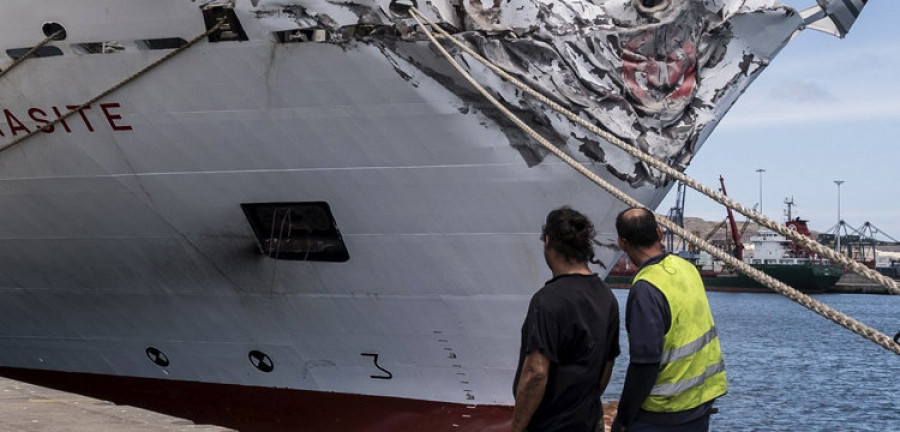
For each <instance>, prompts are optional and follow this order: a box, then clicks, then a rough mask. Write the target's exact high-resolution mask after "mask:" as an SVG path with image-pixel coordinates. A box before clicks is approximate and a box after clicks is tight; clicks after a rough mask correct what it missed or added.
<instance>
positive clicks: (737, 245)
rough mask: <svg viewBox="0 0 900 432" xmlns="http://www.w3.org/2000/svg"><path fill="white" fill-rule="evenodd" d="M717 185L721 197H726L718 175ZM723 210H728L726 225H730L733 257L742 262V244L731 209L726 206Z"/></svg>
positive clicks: (721, 180)
mask: <svg viewBox="0 0 900 432" xmlns="http://www.w3.org/2000/svg"><path fill="white" fill-rule="evenodd" d="M719 183H720V184H721V185H722V195H725V196H728V193H727V192H725V179H724V178H722V176H721V175H719ZM725 209H727V210H728V223H729V224H730V225H731V240H732V241H734V257H735V258H737V259H739V260H743V259H744V244H743V243H741V234H740V233H739V232H738V229H737V223H735V221H734V213H732V211H731V207H728V206H726V207H725Z"/></svg>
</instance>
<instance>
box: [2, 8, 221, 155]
mask: <svg viewBox="0 0 900 432" xmlns="http://www.w3.org/2000/svg"><path fill="white" fill-rule="evenodd" d="M224 22H225V21H224V19H222V20H219V22H218V23H216V25H214V26H212V27H210V29H209V30H207V31H205V32H203V33H201V34H199V35H197V36H196V37H194V38H193V39H191V40H190V41H188V42H187V43H186V44H184V45H182V46H180V47H178V48H176V49H174V50H172V51H171V52H169V53H168V54H166V55H164V56H162V57H160V58H159V59H158V60H156V61H154V62H153V63H150V64H149V65H147V66H146V67H144V68H143V69H141V70H139V71H137V72H135V73H133V74H132V75H131V76H129V77H128V78H126V79H125V80H124V81H121V82H119V83H118V84H116V85H114V86H112V87H110V88H108V89H106V91H104V92H103V93H100V94H98V95H97V96H94V97H93V98H91V99H90V100H88V101H87V102H85V103H83V104H81V105H78V106H77V107H75V108H73V109H71V110H69V111H67V112H66V113H65V114H63V115H61V116H59V117H57V118H56V120H53V121H52V122H50V123H48V124H46V125H44V126H42V127H39V128H36V129H34V130H33V131H31V132H29V133H27V134H25V135H22V136H20V137H18V138H16V139H14V140H12V141H10V142H8V143H6V144H3V145H2V146H0V152H3V151H5V150H8V149H10V148H12V147H14V146H15V145H17V144H19V143H21V142H23V141H25V140H27V139H29V138H31V137H33V136H35V135H37V134H38V133H40V132H43V131H44V130H47V129H49V128H51V127H53V126H56V125H58V124H60V123H62V122H63V121H65V120H66V119H68V118H69V117H71V116H73V115H75V114H78V113H79V112H81V111H82V110H84V109H85V108H87V107H89V106H91V105H93V104H94V103H96V102H97V101H99V100H100V99H103V98H105V97H107V96H109V95H111V94H113V93H115V92H116V91H118V90H119V89H121V88H122V87H125V86H126V85H128V84H130V83H131V82H132V81H134V80H136V79H138V78H140V77H141V76H143V75H144V74H146V73H147V72H150V71H151V70H153V69H156V67H157V66H159V65H161V64H163V63H165V62H166V61H168V60H170V59H171V58H173V57H175V56H177V55H178V54H181V53H183V52H184V51H186V50H187V49H188V48H190V47H192V46H194V45H195V44H197V42H200V41H201V40H203V39H204V38H206V37H208V36H209V35H211V34H213V33H215V32H216V31H218V30H219V28H220V27H221V26H222V24H223V23H224ZM8 70H9V69H7V71H8Z"/></svg>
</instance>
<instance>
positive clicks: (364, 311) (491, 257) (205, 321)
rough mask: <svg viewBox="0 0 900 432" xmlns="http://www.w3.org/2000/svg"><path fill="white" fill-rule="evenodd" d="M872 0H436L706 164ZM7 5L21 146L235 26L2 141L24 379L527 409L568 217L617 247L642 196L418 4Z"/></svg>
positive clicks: (500, 51)
mask: <svg viewBox="0 0 900 432" xmlns="http://www.w3.org/2000/svg"><path fill="white" fill-rule="evenodd" d="M864 3H865V2H864V1H863V0H819V1H818V4H817V5H816V6H814V7H812V8H811V9H809V10H807V11H805V12H803V13H800V12H796V11H794V10H793V9H790V8H788V7H786V6H783V5H779V4H776V3H774V2H771V1H768V0H693V1H680V2H676V1H670V0H609V1H599V2H593V3H592V2H587V1H581V0H557V1H548V0H511V1H508V2H502V3H495V4H494V5H493V6H490V7H488V6H487V4H485V3H481V2H477V1H471V0H460V1H431V2H422V3H416V4H417V7H418V8H419V9H421V10H422V11H423V13H425V14H426V15H427V16H429V17H430V18H431V19H433V20H435V21H437V22H440V23H441V24H442V25H443V26H444V27H445V28H447V29H448V30H450V31H451V32H453V33H454V34H456V35H457V36H458V37H460V38H462V39H464V40H465V41H466V42H467V43H468V44H469V45H470V46H471V47H473V48H475V49H476V50H478V51H479V52H480V53H481V54H482V55H484V56H485V57H487V58H488V59H490V60H491V61H493V62H495V63H496V64H498V65H500V66H501V67H502V68H503V69H505V70H506V71H508V72H510V73H512V74H514V75H516V76H517V77H519V78H520V79H522V80H523V81H526V82H528V83H529V84H530V85H533V86H535V87H536V88H538V89H540V90H541V91H542V92H543V93H545V94H546V95H548V96H550V97H552V98H554V99H555V100H557V101H558V102H560V103H562V104H563V105H565V106H567V107H568V108H570V109H572V110H575V111H576V112H578V113H579V114H580V115H582V116H583V117H585V118H589V119H591V120H592V121H594V122H595V123H596V124H598V125H600V126H602V127H603V128H605V129H606V130H608V131H610V132H612V133H614V134H615V135H617V136H619V137H620V138H622V139H624V140H625V141H627V142H630V143H632V144H635V145H637V146H639V147H640V148H642V149H644V150H645V151H647V152H649V153H650V154H653V155H654V156H656V157H658V158H661V159H663V160H665V161H666V162H667V163H669V164H671V165H672V166H675V167H677V168H679V169H684V168H685V167H686V166H687V164H688V163H689V162H690V160H691V158H692V157H693V156H694V154H695V153H696V151H697V150H698V149H699V148H700V146H701V145H702V143H703V142H704V141H705V139H706V138H707V137H708V136H709V134H710V133H711V132H712V130H713V128H714V127H715V125H716V124H717V122H718V121H719V120H720V119H721V118H722V116H723V115H724V114H725V113H726V111H727V110H728V109H729V108H730V106H731V105H732V104H733V103H734V102H735V101H736V100H737V98H738V96H739V95H740V94H741V92H742V91H743V90H744V89H745V88H746V87H747V86H748V85H749V84H750V83H751V82H752V81H753V79H754V78H755V77H756V76H757V75H758V74H759V73H760V72H761V71H762V69H763V68H764V67H765V66H766V65H767V64H768V63H769V62H770V61H771V59H772V58H773V57H774V55H775V54H776V53H777V52H778V51H779V50H780V49H781V48H782V47H783V46H784V45H785V44H786V43H787V42H788V41H789V40H790V39H791V38H792V36H793V35H794V34H795V33H796V32H797V31H799V30H800V29H801V28H803V27H804V26H810V27H816V28H819V29H823V30H829V31H832V32H834V33H837V34H839V35H844V34H845V33H846V31H847V30H848V29H849V27H850V25H851V24H852V22H853V20H855V17H856V15H857V14H858V13H859V10H860V9H861V8H862V6H863V5H864ZM0 10H2V14H0V45H2V53H5V55H6V57H5V58H0V69H2V70H3V71H4V75H3V76H2V77H0V109H2V116H0V146H2V145H6V144H7V143H10V142H12V141H13V140H16V139H19V138H21V137H23V136H24V135H25V134H28V133H32V132H34V131H36V130H40V128H42V127H44V126H46V125H47V124H48V123H49V122H50V121H52V120H53V119H55V118H57V117H59V116H61V115H62V114H63V113H65V112H66V111H67V110H68V109H72V108H73V107H76V106H78V105H79V104H81V103H83V102H85V101H87V100H89V99H91V98H92V97H94V96H95V95H97V94H99V93H101V92H102V91H104V90H105V89H107V88H109V87H110V86H112V85H114V84H117V83H119V82H121V81H123V80H124V79H125V78H126V77H128V76H130V75H132V74H133V73H135V72H136V71H137V70H139V69H141V68H143V67H144V66H146V65H148V64H150V63H151V62H153V61H155V60H157V59H159V58H160V57H161V56H163V55H165V54H167V53H170V52H172V50H173V49H176V48H178V47H181V46H183V45H184V44H185V43H186V41H188V40H190V39H191V38H193V37H195V36H196V35H198V34H202V33H203V32H204V31H206V30H208V29H210V28H211V27H212V26H214V25H215V23H216V22H217V20H219V19H224V23H225V25H226V27H225V28H222V29H221V30H219V31H217V32H215V33H213V34H212V35H210V37H209V38H208V40H206V41H203V42H200V43H199V44H198V45H196V46H193V47H191V48H188V49H186V50H185V51H183V52H182V53H180V54H178V55H177V56H175V57H173V58H172V59H171V60H168V61H166V62H165V63H164V64H162V65H161V66H160V67H158V68H157V69H154V70H153V71H152V72H149V73H148V74H146V75H145V76H142V77H140V78H139V79H138V80H136V81H134V82H133V83H131V84H129V85H126V86H125V87H123V88H122V89H120V90H119V91H117V92H115V93H113V94H112V95H110V96H108V97H106V98H104V99H102V100H100V101H98V102H97V103H96V104H93V105H91V106H89V107H87V108H86V109H85V110H83V111H82V112H80V113H79V114H77V115H75V116H73V117H69V118H68V119H67V120H65V121H64V122H61V123H59V124H56V125H54V126H53V127H52V128H50V127H47V128H46V129H45V130H44V131H43V132H40V133H38V134H37V135H36V136H34V137H33V138H30V139H28V140H26V141H24V142H21V143H19V144H17V145H15V146H14V147H11V148H9V149H7V150H5V151H3V152H2V153H0V202H2V206H0V375H4V376H8V377H13V378H17V379H21V380H26V381H30V382H35V383H38V384H42V385H48V386H51V387H56V388H61V389H64V390H69V391H76V392H79V393H83V394H88V395H92V396H96V397H101V398H105V399H110V400H113V401H115V402H118V403H126V404H131V405H136V406H141V407H146V408H151V409H155V410H159V411H163V412H167V413H170V414H175V415H178V416H182V417H187V418H190V419H192V420H195V421H198V422H204V423H214V424H220V425H224V426H230V427H234V428H237V429H240V430H243V431H278V430H297V429H298V428H300V427H302V428H303V430H392V431H400V430H451V429H452V430H472V431H481V430H492V428H496V429H501V428H503V427H504V424H505V423H506V422H507V420H508V417H509V412H510V411H509V406H510V405H511V404H512V393H511V385H512V377H513V373H514V369H515V366H516V364H515V362H516V353H517V352H518V344H519V340H518V337H519V326H520V324H521V320H522V317H523V316H524V312H525V311H524V308H525V306H526V304H527V301H528V298H529V296H530V294H531V293H532V292H533V291H534V290H535V289H537V288H538V287H539V286H540V285H541V284H542V283H543V281H544V280H546V279H547V278H548V273H547V271H546V269H545V264H544V259H543V256H542V248H541V243H540V242H539V241H538V231H539V228H540V226H541V223H542V222H543V218H544V216H545V215H546V213H547V212H548V211H549V210H550V209H552V208H555V207H558V206H560V205H564V204H568V205H571V206H573V207H575V208H577V209H579V210H581V211H584V212H585V213H586V214H588V215H589V216H590V217H591V218H592V219H593V220H594V222H595V224H596V225H597V229H598V232H599V238H598V239H597V240H598V244H599V246H598V250H597V252H598V258H600V259H601V260H602V261H604V262H606V263H612V262H614V259H615V257H616V254H617V250H616V249H615V241H614V228H613V219H614V217H615V215H616V214H617V213H618V212H619V211H620V210H622V208H623V204H621V203H619V202H618V201H616V200H615V199H614V198H612V197H610V196H608V195H606V194H605V193H603V192H602V191H600V190H599V189H597V188H595V187H594V186H593V185H592V184H591V183H590V182H588V181H587V180H585V179H583V178H581V177H580V176H579V175H578V174H577V173H575V172H574V171H572V170H571V169H570V168H569V167H567V166H565V165H564V164H562V163H561V162H559V161H557V160H555V159H553V157H548V156H547V153H546V152H545V151H544V150H542V149H541V148H539V147H538V146H537V144H535V143H533V142H531V141H530V140H529V139H527V138H526V137H525V136H524V135H523V134H522V133H521V132H520V131H519V130H517V129H516V128H514V127H513V125H512V124H511V123H509V122H508V121H507V120H505V119H504V118H503V117H502V116H500V114H499V113H498V112H497V111H496V110H495V109H493V108H492V107H490V106H488V105H487V104H486V103H485V102H484V101H483V100H482V99H481V98H480V97H479V96H477V95H476V94H475V93H474V91H473V90H472V89H470V87H469V86H468V85H467V84H465V83H464V82H463V80H462V79H461V78H460V77H459V76H458V75H457V74H456V73H455V72H454V71H453V70H452V69H451V68H450V66H449V65H448V64H447V63H445V62H444V61H443V60H442V59H441V58H440V57H439V56H438V55H437V54H436V53H435V51H434V49H433V48H432V47H431V46H429V44H428V42H427V40H426V39H425V38H424V36H423V34H422V33H421V31H420V29H418V28H417V27H416V26H415V23H414V22H413V21H412V20H411V19H410V18H409V17H408V15H407V14H406V13H405V9H404V7H403V5H402V4H399V3H398V2H396V1H390V0H351V1H348V2H340V3H338V2H326V1H322V0H305V1H302V0H278V1H276V0H236V1H213V0H154V1H149V0H79V1H63V0H42V1H39V2H35V1H27V0H7V1H5V2H3V5H2V9H0ZM57 32H58V33H57ZM51 34H57V37H56V40H54V41H52V42H51V43H49V44H48V45H46V46H44V47H42V48H40V49H38V50H37V52H36V55H35V56H34V57H33V58H29V59H27V60H25V61H24V62H23V63H22V64H21V65H19V66H18V67H16V68H14V69H10V70H9V71H8V73H6V72H7V69H8V68H9V67H10V66H11V65H12V64H13V61H14V59H16V58H18V57H21V56H22V55H24V53H25V52H27V51H28V50H29V48H31V47H34V46H35V45H37V44H38V43H39V42H40V41H41V40H43V39H44V38H45V37H46V36H49V35H51ZM448 46H449V44H448ZM454 53H455V56H456V57H457V59H460V60H462V61H463V62H464V64H465V65H466V66H467V68H468V70H469V72H470V73H472V74H473V75H474V76H475V77H476V78H477V79H479V81H480V82H483V83H486V84H487V85H488V87H489V89H490V91H492V92H493V93H494V94H495V95H496V96H498V97H499V98H500V99H501V100H503V101H504V102H505V103H507V104H509V105H510V106H512V107H513V109H514V110H515V111H516V112H517V113H518V114H519V115H521V116H522V117H523V118H524V119H525V120H526V121H528V122H529V123H530V124H531V125H533V126H534V127H536V128H538V130H539V131H540V132H542V133H543V134H544V135H545V136H547V137H548V138H551V140H552V141H554V142H556V143H557V144H558V145H559V146H560V147H562V148H564V149H565V151H567V152H568V153H569V154H570V155H572V156H574V157H576V158H577V159H579V160H580V161H581V162H583V163H585V164H587V165H588V166H589V167H590V168H591V169H592V170H593V171H594V172H596V173H598V174H600V175H601V176H603V177H604V178H606V179H607V180H609V181H611V182H613V183H614V184H615V185H617V186H618V187H620V188H622V189H624V190H626V191H627V192H628V193H630V194H631V195H632V196H634V197H635V198H637V199H638V200H639V201H641V202H643V203H645V204H646V205H648V206H650V207H655V206H656V205H657V204H658V203H659V202H660V201H661V200H662V199H663V197H664V196H665V194H666V193H667V191H668V189H669V186H670V185H671V183H670V182H667V181H666V179H665V178H664V177H663V176H662V175H661V174H660V173H658V172H656V171H655V170H652V169H649V168H647V167H646V166H644V165H643V164H641V163H638V162H637V161H635V160H634V159H632V158H631V157H630V156H627V155H626V154H625V153H624V152H623V151H621V150H619V149H617V148H615V147H614V146H612V145H610V144H609V143H607V142H605V141H604V140H602V139H601V138H599V137H594V136H592V135H591V134H589V133H588V132H585V131H583V130H582V129H580V128H579V127H578V126H576V125H574V124H572V123H571V122H569V121H568V120H566V119H565V118H563V117H562V116H560V115H558V114H556V113H555V112H553V111H551V110H550V109H549V108H546V107H544V106H542V105H541V104H540V103H539V102H537V101H534V100H532V99H530V98H528V97H527V96H525V95H523V94H522V93H521V92H520V91H518V90H517V89H515V88H514V87H513V86H511V85H510V84H509V83H507V82H504V81H502V80H499V79H498V78H496V77H495V76H494V75H492V73H491V72H490V71H489V70H487V69H486V68H484V67H483V66H481V65H480V64H479V63H477V62H476V61H475V60H473V59H471V58H469V57H468V56H467V55H464V54H460V53H459V52H457V51H454ZM598 271H600V272H605V271H606V270H604V269H598ZM301 425H302V426H301Z"/></svg>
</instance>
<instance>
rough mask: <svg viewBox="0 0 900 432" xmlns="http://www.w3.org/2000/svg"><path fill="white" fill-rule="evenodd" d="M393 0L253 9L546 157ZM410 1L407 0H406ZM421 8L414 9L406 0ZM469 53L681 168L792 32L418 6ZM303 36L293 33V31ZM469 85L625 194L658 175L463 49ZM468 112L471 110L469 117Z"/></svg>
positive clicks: (791, 27) (681, 16) (484, 6)
mask: <svg viewBox="0 0 900 432" xmlns="http://www.w3.org/2000/svg"><path fill="white" fill-rule="evenodd" d="M396 1H398V0H394V1H393V2H391V1H390V0H345V1H333V0H305V1H303V0H281V1H277V0H259V1H256V2H254V6H255V7H254V9H253V10H252V11H253V12H254V13H255V14H256V16H257V17H259V18H260V19H264V20H267V21H272V22H273V23H278V25H282V26H289V27H290V26H291V25H292V28H301V29H302V28H308V27H318V28H325V29H328V30H329V34H330V36H329V38H328V41H330V42H334V43H347V42H348V41H353V43H364V44H373V45H377V46H378V47H379V48H380V49H381V50H382V52H383V53H385V56H386V57H387V60H388V61H389V62H391V64H392V65H393V66H394V68H395V69H397V70H398V73H400V74H401V76H403V77H404V78H405V79H409V77H411V76H413V75H414V73H413V72H414V69H418V70H419V71H421V72H424V73H425V74H427V75H428V76H430V77H432V78H434V79H435V81H437V82H439V83H441V85H443V86H444V87H446V88H447V89H449V90H450V91H452V92H453V93H455V94H456V95H457V96H459V97H460V99H461V103H462V104H463V106H461V109H462V108H464V110H465V111H466V112H475V113H477V114H478V115H482V116H486V117H488V118H489V119H490V121H492V122H494V123H495V124H497V125H498V126H499V127H500V128H501V129H502V130H503V131H504V133H506V135H507V137H508V138H509V140H510V143H511V145H512V146H514V147H515V148H517V149H518V150H519V151H520V153H521V154H522V155H523V157H524V158H525V159H526V161H527V162H528V163H529V165H533V164H537V163H540V162H541V161H542V160H543V158H544V157H545V156H546V152H545V151H544V150H543V149H541V148H539V146H538V144H537V143H533V142H532V141H531V140H530V139H528V138H526V137H525V136H524V135H523V134H521V133H520V132H518V131H516V130H514V129H515V128H514V126H513V125H512V123H511V122H509V121H508V120H506V119H503V118H502V116H501V114H500V113H499V112H497V111H496V110H495V109H494V108H493V107H490V106H488V104H487V103H486V102H484V101H482V100H481V99H482V98H480V97H479V96H478V95H477V94H476V93H475V92H474V90H473V89H472V88H471V87H470V86H469V85H468V84H467V83H465V82H464V81H463V80H462V78H461V77H459V76H458V74H457V73H456V72H455V71H453V70H452V69H451V68H450V67H449V66H447V65H442V64H441V62H439V61H438V60H437V59H436V55H437V54H436V53H435V52H434V50H433V49H431V48H428V49H422V47H423V44H424V37H423V35H422V34H421V33H420V32H418V29H416V28H415V23H414V22H411V20H410V19H409V17H408V16H405V15H404V14H402V13H397V10H398V8H396V7H392V6H395V5H393V3H394V2H396ZM408 1H409V2H410V3H415V2H413V0H408ZM416 1H418V0H416ZM418 9H420V10H421V11H422V12H423V13H425V14H426V15H428V16H430V17H431V18H432V19H433V20H435V21H437V22H439V23H441V25H442V26H444V27H445V28H447V29H451V30H452V31H451V32H452V33H455V35H456V36H457V37H458V38H460V39H461V40H463V41H465V42H466V43H467V44H468V45H469V46H470V47H471V48H473V49H474V50H475V51H476V52H478V53H479V54H481V55H482V56H484V57H485V58H487V59H488V60H490V61H491V62H493V63H494V64H496V65H497V66H499V67H500V68H502V69H503V70H505V71H506V72H508V73H510V74H512V75H514V76H516V77H517V78H519V79H520V80H522V81H523V82H525V83H527V84H529V85H530V86H532V87H534V88H535V89H536V90H538V91H539V92H541V93H543V94H544V95H546V96H548V97H550V98H552V99H553V100H555V101H557V102H559V103H560V104H562V105H563V106H565V107H566V108H568V109H569V110H572V111H574V112H576V113H578V114H579V115H580V116H582V117H583V118H586V119H589V120H591V121H593V122H595V123H596V124H597V125H598V126H600V127H602V128H604V129H605V130H607V131H609V132H611V133H613V134H614V135H616V136H617V137H619V138H621V139H623V140H624V141H626V142H628V143H631V144H633V145H637V146H638V147H640V148H641V149H643V150H644V151H646V152H647V153H649V154H651V155H653V156H655V157H657V158H659V159H661V160H664V161H665V162H667V163H668V164H670V165H672V166H674V167H676V168H678V169H682V170H683V169H684V168H686V166H687V164H688V163H689V162H690V160H691V158H692V157H693V155H694V154H695V152H696V151H697V150H698V148H699V147H700V145H701V144H702V142H703V141H704V140H705V139H706V137H708V136H709V134H710V132H711V131H712V129H713V127H714V126H715V125H716V124H717V123H718V121H719V120H720V119H721V118H722V116H724V114H725V112H726V111H727V110H728V108H730V106H731V105H732V104H733V103H734V102H735V100H736V99H737V97H738V96H739V95H740V93H741V92H743V90H744V89H745V88H746V86H747V85H749V84H750V82H751V81H752V80H753V78H754V77H755V75H756V74H757V73H758V72H759V71H760V70H761V69H762V68H763V67H765V66H766V65H767V64H768V62H769V61H770V60H771V58H772V57H773V56H774V55H775V54H776V53H777V52H778V50H780V49H781V48H782V47H783V46H784V45H785V44H786V43H787V42H788V40H789V39H790V37H791V36H792V35H793V34H794V33H795V32H796V31H797V30H798V29H800V28H801V26H802V20H801V19H800V17H799V15H798V14H797V13H796V12H795V11H794V10H793V9H790V8H787V7H786V6H783V5H779V4H776V3H774V2H773V1H770V0H680V1H675V0H606V1H604V0H595V1H593V2H591V1H587V0H508V1H506V0H504V1H499V0H498V1H493V2H485V1H483V0H459V1H454V0H448V1H430V2H427V3H424V4H421V5H419V6H418ZM298 26H299V27H298ZM444 44H445V47H447V48H448V49H449V50H451V53H453V54H454V56H455V57H456V58H457V59H458V60H460V61H461V63H462V64H463V66H464V67H465V68H466V69H467V70H468V72H469V73H471V74H472V75H473V76H474V77H475V78H476V79H477V80H478V81H479V82H481V83H483V84H485V86H486V87H487V88H488V89H489V90H490V91H491V92H492V93H493V94H494V95H495V96H496V97H497V98H498V99H500V100H501V101H503V102H504V103H506V104H507V105H508V106H510V107H511V108H512V109H513V111H514V112H516V113H517V114H519V115H520V116H521V117H522V119H523V120H525V121H527V122H529V123H530V124H532V125H533V126H535V127H536V129H537V130H538V131H539V132H541V133H542V134H544V135H545V136H547V137H548V139H550V140H551V141H554V142H555V143H557V145H560V146H563V147H568V148H569V150H570V152H571V153H574V152H576V151H577V152H580V153H581V154H583V155H584V156H585V157H586V158H588V159H590V160H593V161H596V162H600V163H603V164H605V165H606V166H607V168H608V169H609V171H610V172H612V173H613V174H614V175H615V176H617V177H618V178H620V179H622V180H624V181H627V182H629V183H631V184H632V185H634V186H637V185H640V184H644V183H648V182H649V183H651V184H654V185H657V186H659V185H663V184H665V182H666V179H665V176H663V175H662V174H661V173H659V172H657V171H656V170H653V169H651V168H649V167H647V166H645V165H644V164H642V163H639V162H637V161H636V160H635V159H633V158H632V157H631V156H628V155H627V154H625V153H624V152H623V151H621V150H619V149H618V148H616V147H614V146H612V145H611V144H609V143H607V142H606V141H605V140H603V139H602V138H600V137H597V136H594V135H593V134H591V133H590V132H587V131H585V130H583V128H581V127H579V126H577V125H576V124H574V123H572V122H571V121H569V120H568V119H566V118H565V117H563V116H561V115H560V114H558V113H555V112H553V111H552V110H550V109H549V108H548V107H546V106H544V105H543V104H541V103H540V102H538V101H536V100H534V99H533V98H531V97H529V96H527V95H525V94H524V93H523V92H522V91H521V90H519V89H518V88H516V87H514V86H513V85H512V84H510V83H508V82H506V81H503V80H500V79H497V78H496V76H495V75H494V73H493V72H491V71H490V70H488V69H487V68H485V67H484V66H483V65H481V64H480V63H478V62H477V61H476V60H474V59H472V58H470V57H469V56H468V55H467V54H464V53H462V52H461V51H460V50H459V49H457V48H456V47H454V46H453V45H452V44H450V43H449V42H445V43H444ZM470 108H471V109H470Z"/></svg>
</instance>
